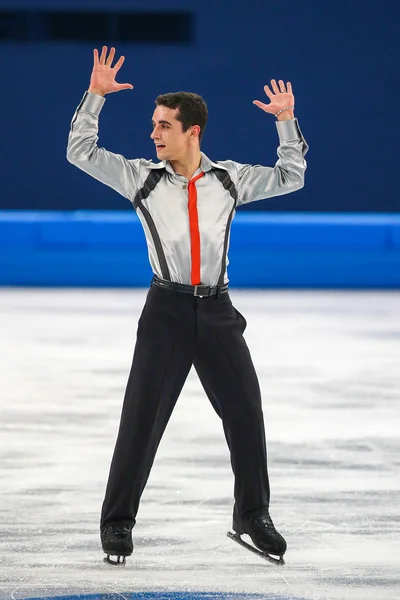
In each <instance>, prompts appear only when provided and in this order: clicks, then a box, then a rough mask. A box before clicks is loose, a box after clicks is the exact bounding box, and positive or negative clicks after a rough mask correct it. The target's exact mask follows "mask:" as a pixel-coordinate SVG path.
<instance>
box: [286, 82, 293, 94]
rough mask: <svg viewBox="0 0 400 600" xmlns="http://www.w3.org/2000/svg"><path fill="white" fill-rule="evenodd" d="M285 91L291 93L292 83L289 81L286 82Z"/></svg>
mask: <svg viewBox="0 0 400 600" xmlns="http://www.w3.org/2000/svg"><path fill="white" fill-rule="evenodd" d="M287 91H288V93H289V94H293V90H292V84H291V83H290V81H288V82H287Z"/></svg>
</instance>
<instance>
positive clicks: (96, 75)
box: [89, 46, 133, 95]
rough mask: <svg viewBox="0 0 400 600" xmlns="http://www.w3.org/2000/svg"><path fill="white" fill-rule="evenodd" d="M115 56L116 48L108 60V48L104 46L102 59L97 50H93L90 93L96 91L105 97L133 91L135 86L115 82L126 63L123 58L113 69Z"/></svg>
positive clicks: (111, 51) (112, 49)
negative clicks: (113, 93) (122, 91)
mask: <svg viewBox="0 0 400 600" xmlns="http://www.w3.org/2000/svg"><path fill="white" fill-rule="evenodd" d="M114 56H115V48H111V50H110V53H109V55H108V58H107V46H103V49H102V52H101V56H100V58H99V53H98V51H97V49H95V50H93V57H94V64H93V71H92V75H91V77H90V86H89V91H95V92H97V93H101V94H102V95H105V94H111V93H112V92H119V91H121V90H132V89H133V85H131V84H130V83H117V82H116V81H115V78H116V76H117V73H118V71H119V70H120V68H121V67H122V65H123V63H124V60H125V57H124V56H121V57H120V58H119V59H118V61H117V62H116V63H115V65H114V67H113V66H112V62H113V60H114Z"/></svg>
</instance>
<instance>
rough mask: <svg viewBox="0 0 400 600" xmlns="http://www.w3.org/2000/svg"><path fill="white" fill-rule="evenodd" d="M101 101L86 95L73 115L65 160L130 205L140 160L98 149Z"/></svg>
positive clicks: (103, 100) (91, 94)
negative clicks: (113, 191) (126, 200)
mask: <svg viewBox="0 0 400 600" xmlns="http://www.w3.org/2000/svg"><path fill="white" fill-rule="evenodd" d="M104 102H105V98H103V97H102V96H99V95H98V94H93V93H91V92H86V93H85V95H84V97H83V99H82V101H81V103H80V104H79V106H78V108H77V109H76V111H75V114H74V116H73V119H72V122H71V130H70V133H69V136H68V148H67V160H68V161H69V162H70V163H72V164H73V165H75V166H76V167H78V169H81V170H82V171H84V172H85V173H88V175H91V176H92V177H94V178H95V179H97V180H98V181H101V182H102V183H105V184H106V185H108V186H110V187H111V188H113V189H114V190H115V191H117V192H119V193H120V194H122V196H125V198H129V200H131V201H133V198H134V197H135V194H136V192H137V190H138V189H139V182H140V166H141V162H142V159H135V160H127V159H126V158H125V157H123V156H122V155H121V154H114V153H113V152H109V151H108V150H105V148H99V147H98V146H97V141H98V139H99V138H98V135H97V134H98V121H99V114H100V111H101V109H102V108H103V105H104Z"/></svg>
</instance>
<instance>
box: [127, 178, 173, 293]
mask: <svg viewBox="0 0 400 600" xmlns="http://www.w3.org/2000/svg"><path fill="white" fill-rule="evenodd" d="M164 173H165V169H152V170H151V171H150V173H149V176H148V177H147V179H146V181H145V182H144V184H143V187H142V188H141V189H140V190H139V191H138V193H137V194H136V196H135V198H134V200H133V206H134V208H135V210H141V212H142V215H143V217H144V219H145V221H146V223H147V227H148V228H149V231H150V234H151V236H152V238H153V241H154V246H155V248H156V252H157V257H158V262H159V263H160V268H161V273H162V276H163V279H166V280H167V281H171V275H170V274H169V269H168V265H167V260H166V258H165V254H164V250H163V247H162V243H161V240H160V236H159V235H158V231H157V228H156V225H155V223H154V221H153V219H152V218H151V215H150V213H149V211H148V210H147V208H146V207H145V206H143V200H145V199H146V198H147V197H148V196H149V195H150V194H151V192H152V191H153V190H154V188H155V187H156V185H157V183H158V182H159V181H160V179H161V177H162V176H163V175H164Z"/></svg>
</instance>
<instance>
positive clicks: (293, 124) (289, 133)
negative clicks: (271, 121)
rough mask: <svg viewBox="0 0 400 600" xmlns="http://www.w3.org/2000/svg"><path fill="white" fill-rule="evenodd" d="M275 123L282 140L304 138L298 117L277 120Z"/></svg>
mask: <svg viewBox="0 0 400 600" xmlns="http://www.w3.org/2000/svg"><path fill="white" fill-rule="evenodd" d="M275 125H276V128H277V130H278V135H279V141H280V142H287V141H289V140H300V139H302V135H301V131H300V127H299V124H298V121H297V119H290V120H289V121H275Z"/></svg>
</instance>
